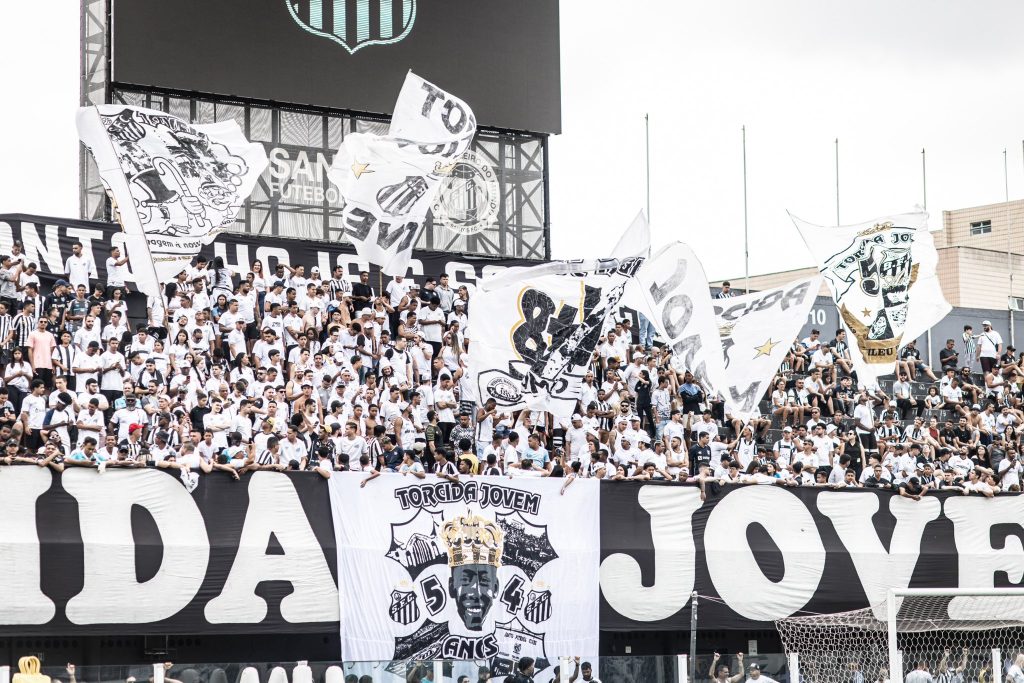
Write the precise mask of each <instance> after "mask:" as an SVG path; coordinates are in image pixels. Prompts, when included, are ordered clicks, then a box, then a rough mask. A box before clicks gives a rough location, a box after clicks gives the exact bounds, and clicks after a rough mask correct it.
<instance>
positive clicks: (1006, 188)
mask: <svg viewBox="0 0 1024 683" xmlns="http://www.w3.org/2000/svg"><path fill="white" fill-rule="evenodd" d="M1003 192H1004V193H1005V197H1006V269H1007V271H1009V275H1010V291H1009V292H1008V294H1007V296H1008V297H1012V296H1013V231H1012V230H1010V227H1011V226H1010V173H1009V166H1008V162H1007V157H1006V149H1003ZM1007 302H1009V299H1007ZM1007 308H1008V309H1009V310H1010V345H1011V346H1012V345H1015V344H1016V343H1017V342H1016V341H1014V333H1013V307H1012V306H1007Z"/></svg>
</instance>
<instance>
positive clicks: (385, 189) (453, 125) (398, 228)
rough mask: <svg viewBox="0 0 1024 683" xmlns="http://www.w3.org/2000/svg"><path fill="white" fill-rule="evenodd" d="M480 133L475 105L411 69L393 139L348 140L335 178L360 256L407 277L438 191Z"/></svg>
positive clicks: (348, 228) (344, 220)
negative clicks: (467, 102)
mask: <svg viewBox="0 0 1024 683" xmlns="http://www.w3.org/2000/svg"><path fill="white" fill-rule="evenodd" d="M475 134H476V118H475V117H474V116H473V110H472V109H470V108H469V105H467V104H466V103H465V102H463V101H462V100H460V99H458V98H457V97H454V96H452V95H450V94H448V93H446V92H445V91H443V90H441V89H440V88H438V87H437V86H435V85H433V84H432V83H428V82H427V81H425V80H423V79H422V78H420V77H419V76H417V75H415V74H413V73H412V72H410V73H409V74H408V75H407V76H406V78H405V85H403V86H402V91H401V93H399V95H398V102H397V103H396V104H395V113H394V115H393V116H392V118H391V127H390V128H389V130H388V134H387V135H370V134H367V133H352V134H350V135H347V136H346V137H345V141H344V142H343V143H342V144H341V148H340V149H339V150H338V154H337V156H336V157H335V159H334V163H333V164H332V165H331V170H330V171H328V173H327V175H328V177H329V178H330V179H331V182H333V183H334V184H335V185H337V186H338V188H339V190H340V191H341V195H342V197H343V198H344V200H345V208H344V211H343V214H342V225H343V227H344V230H345V235H346V236H347V237H348V238H349V239H350V240H351V241H352V244H354V245H355V247H356V251H358V252H359V256H361V257H362V258H364V259H366V260H368V261H370V262H372V263H376V264H378V265H379V266H380V267H381V269H382V270H383V271H384V272H385V273H387V274H388V275H405V274H406V270H407V269H408V267H409V259H410V258H411V256H412V248H413V245H414V244H415V243H416V238H417V237H418V236H419V234H420V232H421V231H422V229H423V223H424V221H425V220H426V216H427V211H428V210H429V209H430V206H431V204H432V203H433V201H434V195H435V194H436V193H437V190H438V186H439V185H440V183H441V180H442V179H443V178H444V177H445V176H446V175H448V173H449V172H450V171H451V169H452V167H453V166H454V164H455V162H456V161H457V159H458V158H459V157H460V156H461V155H462V154H464V153H465V152H466V150H468V149H469V146H470V144H471V143H472V142H473V136H474V135H475Z"/></svg>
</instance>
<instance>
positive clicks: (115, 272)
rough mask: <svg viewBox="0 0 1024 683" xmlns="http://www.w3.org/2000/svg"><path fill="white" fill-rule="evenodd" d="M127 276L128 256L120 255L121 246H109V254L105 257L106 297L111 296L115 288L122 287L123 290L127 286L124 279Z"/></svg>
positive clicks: (125, 289) (126, 289)
mask: <svg viewBox="0 0 1024 683" xmlns="http://www.w3.org/2000/svg"><path fill="white" fill-rule="evenodd" d="M127 277H128V257H127V256H124V257H122V256H121V247H119V246H117V245H116V244H115V245H113V246H111V247H110V256H109V257H108V258H107V289H106V292H107V297H108V298H109V297H111V296H112V292H113V291H114V290H115V289H122V290H124V291H125V292H127V291H128V288H127V287H126V285H125V280H126V279H127Z"/></svg>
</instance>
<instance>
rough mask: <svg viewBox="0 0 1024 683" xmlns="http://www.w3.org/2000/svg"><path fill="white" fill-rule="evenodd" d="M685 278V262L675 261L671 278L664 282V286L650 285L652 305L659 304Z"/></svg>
mask: <svg viewBox="0 0 1024 683" xmlns="http://www.w3.org/2000/svg"><path fill="white" fill-rule="evenodd" d="M685 277H686V261H684V260H682V259H679V260H678V261H676V269H675V271H674V272H673V273H672V275H671V276H669V278H668V280H666V281H665V284H663V285H658V284H657V283H655V284H652V285H651V290H650V291H651V296H652V297H653V298H654V303H655V304H661V302H662V301H663V300H664V299H665V297H666V296H668V295H669V292H671V291H673V290H674V289H675V288H676V287H678V286H679V283H681V282H682V281H683V279H684V278H685Z"/></svg>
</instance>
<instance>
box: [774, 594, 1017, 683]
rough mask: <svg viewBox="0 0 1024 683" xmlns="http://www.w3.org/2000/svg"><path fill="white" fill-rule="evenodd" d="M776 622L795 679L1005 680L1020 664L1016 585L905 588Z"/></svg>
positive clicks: (838, 682) (894, 682)
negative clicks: (844, 608)
mask: <svg viewBox="0 0 1024 683" xmlns="http://www.w3.org/2000/svg"><path fill="white" fill-rule="evenodd" d="M775 625H776V628H777V629H778V631H779V635H780V636H781V638H782V646H783V648H784V649H785V651H786V654H787V656H788V657H789V659H790V670H791V672H792V671H793V670H794V669H796V670H797V672H798V673H797V676H796V677H794V678H791V681H792V682H793V683H904V681H906V683H931V681H932V680H934V681H935V683H1004V680H1006V679H1007V672H1008V670H1009V668H1010V667H1011V666H1013V665H1014V663H1015V662H1016V664H1017V665H1018V666H1022V667H1024V654H1022V653H1024V591H1022V590H1020V589H1005V590H994V591H987V592H979V593H971V592H968V591H963V590H924V589H907V590H904V591H898V592H891V593H890V595H889V598H888V600H887V601H886V602H884V603H881V604H880V605H876V606H874V607H869V608H865V609H861V610H855V611H852V612H839V613H836V614H819V615H811V616H799V617H789V618H787V619H781V620H779V621H776V622H775ZM1018 657H1019V658H1020V660H1019V661H1018ZM915 670H919V671H918V672H916V673H912V672H914V671H915ZM925 672H926V673H927V674H928V675H927V676H926V675H924V674H925ZM1014 673H1016V672H1014ZM791 675H792V673H791ZM1018 680H1021V679H1018ZM1011 683H1017V682H1016V681H1011Z"/></svg>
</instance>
